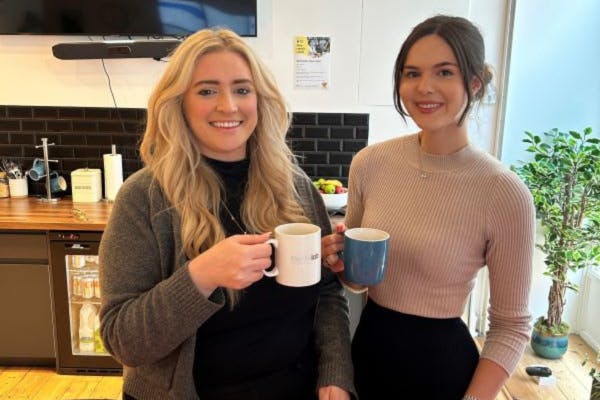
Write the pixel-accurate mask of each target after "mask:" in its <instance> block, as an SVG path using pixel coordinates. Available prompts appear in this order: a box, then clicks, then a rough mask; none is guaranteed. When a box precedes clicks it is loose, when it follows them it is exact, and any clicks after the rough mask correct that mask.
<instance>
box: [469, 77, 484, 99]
mask: <svg viewBox="0 0 600 400" xmlns="http://www.w3.org/2000/svg"><path fill="white" fill-rule="evenodd" d="M481 86H482V83H481V79H479V78H478V77H476V76H474V77H473V79H472V80H471V95H472V96H473V97H477V93H479V91H480V90H481Z"/></svg>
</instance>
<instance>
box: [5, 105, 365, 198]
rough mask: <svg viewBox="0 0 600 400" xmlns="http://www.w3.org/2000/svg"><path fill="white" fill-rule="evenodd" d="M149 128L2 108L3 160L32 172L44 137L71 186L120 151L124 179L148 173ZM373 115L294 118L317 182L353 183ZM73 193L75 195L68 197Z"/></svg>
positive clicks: (108, 113)
mask: <svg viewBox="0 0 600 400" xmlns="http://www.w3.org/2000/svg"><path fill="white" fill-rule="evenodd" d="M145 123H146V110H145V109H143V108H127V109H125V108H121V109H115V108H95V107H41V106H31V107H29V106H1V105H0V158H8V159H11V160H13V161H16V162H18V163H20V164H21V165H22V167H23V168H24V169H25V170H27V169H29V168H30V167H31V163H32V162H33V159H34V158H41V157H42V156H43V153H42V149H41V148H36V147H35V146H38V145H41V143H42V141H41V139H42V138H48V143H54V145H53V146H50V147H49V148H48V152H49V157H50V158H51V159H58V160H59V162H58V164H56V165H55V164H53V165H52V169H53V170H56V171H58V172H59V173H60V174H61V175H63V176H64V177H65V178H66V179H67V182H68V183H69V188H70V186H71V184H70V180H71V172H72V171H73V170H75V169H78V168H101V169H102V168H103V161H102V155H103V154H106V153H110V152H111V145H113V144H114V145H116V146H117V153H119V154H121V155H122V157H123V175H124V178H127V177H128V176H129V175H131V174H132V173H134V172H135V171H137V170H138V169H140V168H142V162H141V160H140V155H139V144H140V141H141V138H142V135H143V132H144V127H145ZM368 132H369V115H368V114H357V113H349V114H344V113H307V112H303V113H294V114H293V115H292V126H291V127H290V130H289V132H288V134H287V140H288V144H289V145H290V148H291V149H292V151H293V152H294V154H296V156H297V157H298V162H299V164H300V166H301V167H302V169H303V170H304V171H306V173H307V174H308V175H309V176H310V177H311V178H317V177H324V178H328V179H339V180H341V181H342V182H344V184H347V182H348V171H349V166H350V162H351V161H352V157H353V156H354V155H355V154H356V152H358V151H359V150H360V149H362V148H363V147H365V146H366V144H367V141H368ZM29 183H30V185H29V191H30V193H31V194H38V195H43V194H44V193H43V190H44V188H43V185H37V184H34V183H33V182H29ZM68 194H70V190H69V192H68Z"/></svg>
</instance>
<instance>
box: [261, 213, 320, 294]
mask: <svg viewBox="0 0 600 400" xmlns="http://www.w3.org/2000/svg"><path fill="white" fill-rule="evenodd" d="M267 243H269V244H272V245H273V251H274V253H275V257H274V259H275V264H274V267H273V269H272V270H270V271H263V272H264V274H265V275H266V276H268V277H273V276H274V277H275V280H276V281H277V282H278V283H279V284H281V285H285V286H293V287H300V286H311V285H314V284H316V283H317V282H319V281H320V280H321V228H320V227H318V226H317V225H313V224H305V223H290V224H284V225H279V226H278V227H276V228H275V238H274V239H269V240H267Z"/></svg>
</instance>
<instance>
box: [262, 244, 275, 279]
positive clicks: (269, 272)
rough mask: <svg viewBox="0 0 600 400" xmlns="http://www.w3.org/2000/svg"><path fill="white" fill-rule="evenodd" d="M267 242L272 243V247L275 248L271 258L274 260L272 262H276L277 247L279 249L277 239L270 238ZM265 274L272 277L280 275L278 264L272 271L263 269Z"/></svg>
mask: <svg viewBox="0 0 600 400" xmlns="http://www.w3.org/2000/svg"><path fill="white" fill-rule="evenodd" d="M266 243H267V244H270V245H271V247H272V248H273V255H272V256H271V260H272V264H273V265H274V264H275V257H274V256H275V249H277V245H278V243H277V239H269V240H267V241H266ZM263 274H265V276H268V277H269V278H272V277H274V276H277V275H279V269H277V267H276V266H274V267H273V268H272V269H271V270H270V271H267V270H266V269H263Z"/></svg>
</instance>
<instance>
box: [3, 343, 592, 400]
mask: <svg viewBox="0 0 600 400" xmlns="http://www.w3.org/2000/svg"><path fill="white" fill-rule="evenodd" d="M483 341H484V340H483V339H479V340H478V344H479V345H481V344H482V343H483ZM586 357H587V358H589V359H590V360H592V363H593V360H595V354H594V352H593V351H592V349H591V348H590V347H589V346H588V345H586V344H585V342H583V341H582V340H581V339H580V338H579V336H576V335H572V336H571V337H570V338H569V350H568V351H567V353H566V354H565V355H564V356H563V357H562V359H560V360H545V359H542V358H538V357H536V356H535V355H534V354H533V352H532V351H531V348H530V347H529V346H527V350H526V352H525V355H524V356H523V359H522V360H521V362H520V363H519V366H518V367H517V370H516V371H515V373H514V374H513V376H512V377H511V378H510V379H509V381H508V382H507V384H506V386H505V388H504V389H503V391H502V393H500V395H499V396H498V397H497V400H588V399H589V396H590V395H589V394H590V387H591V382H592V378H591V377H590V376H588V374H587V372H588V371H589V366H585V367H583V366H582V365H581V363H582V361H583V360H584V359H586ZM533 364H536V365H540V364H541V365H546V366H548V367H550V368H551V369H552V371H553V374H554V376H555V377H556V380H557V381H556V384H555V385H553V386H540V385H538V383H537V381H536V380H535V379H534V378H532V377H530V376H529V375H527V374H526V373H525V367H527V366H528V365H533ZM594 364H595V363H594ZM596 366H597V367H598V365H597V364H596ZM121 385H122V379H121V377H118V376H117V377H115V376H81V375H58V374H56V373H55V371H54V370H53V369H50V368H34V367H2V366H0V400H9V399H10V400H16V399H18V400H75V399H78V400H82V399H86V400H88V399H89V400H91V399H94V400H97V399H102V400H105V399H106V400H109V399H110V400H120V399H121V395H122V394H121Z"/></svg>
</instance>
